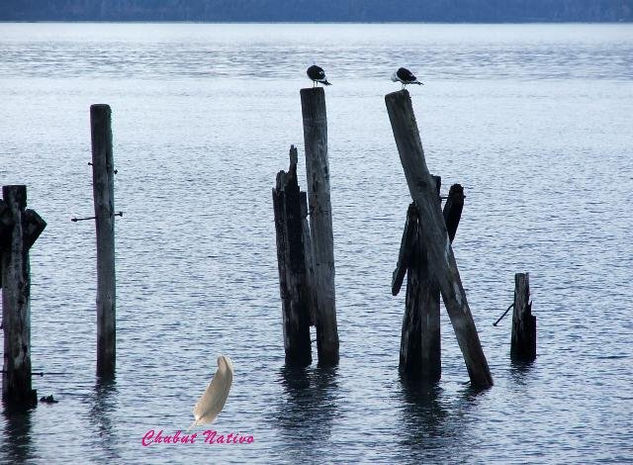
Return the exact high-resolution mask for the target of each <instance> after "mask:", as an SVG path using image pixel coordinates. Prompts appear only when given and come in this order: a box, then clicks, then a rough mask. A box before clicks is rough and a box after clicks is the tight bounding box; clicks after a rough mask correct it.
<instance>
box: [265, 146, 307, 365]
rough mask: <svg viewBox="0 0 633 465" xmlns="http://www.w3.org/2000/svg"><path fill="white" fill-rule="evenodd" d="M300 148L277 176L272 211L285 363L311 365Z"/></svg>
mask: <svg viewBox="0 0 633 465" xmlns="http://www.w3.org/2000/svg"><path fill="white" fill-rule="evenodd" d="M297 158H298V157H297V149H296V148H295V147H294V146H292V147H291V148H290V168H289V169H288V172H285V171H280V172H279V173H277V181H276V186H275V187H274V188H273V210H274V214H275V231H276V237H277V264H278V268H279V291H280V294H281V303H282V317H283V330H284V331H283V333H284V349H285V352H286V364H287V365H295V366H296V365H298V366H307V365H310V363H312V354H311V346H310V307H311V296H310V288H309V284H308V283H309V281H308V269H307V266H306V257H305V252H306V251H305V246H304V239H305V238H304V230H303V223H304V219H305V214H306V210H307V209H306V207H305V204H306V194H305V192H301V191H300V189H299V183H298V181H297Z"/></svg>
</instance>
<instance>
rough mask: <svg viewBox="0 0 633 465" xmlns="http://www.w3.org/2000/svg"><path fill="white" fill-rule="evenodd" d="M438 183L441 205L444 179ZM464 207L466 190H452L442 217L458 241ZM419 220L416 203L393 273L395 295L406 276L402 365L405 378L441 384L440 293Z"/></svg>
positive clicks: (413, 204)
mask: <svg viewBox="0 0 633 465" xmlns="http://www.w3.org/2000/svg"><path fill="white" fill-rule="evenodd" d="M433 178H434V179H435V181H436V187H437V194H438V202H439V201H440V197H439V191H440V185H441V178H440V177H439V176H433ZM463 206H464V194H463V188H462V186H461V185H459V184H454V185H452V186H451V189H450V192H449V195H448V198H447V201H446V204H445V205H444V211H443V216H444V220H445V222H446V227H447V230H448V236H449V238H451V242H452V239H453V238H454V237H455V233H456V231H457V227H458V225H459V220H460V218H461V213H462V209H463ZM420 221H421V219H420V216H419V214H418V212H417V209H416V208H415V203H412V204H411V205H409V209H408V211H407V221H406V223H405V228H404V233H403V236H402V243H401V246H400V254H399V258H398V265H397V266H396V270H395V271H394V273H393V280H392V294H393V295H397V294H398V292H399V291H400V287H401V285H402V280H403V277H404V273H405V271H406V273H407V291H406V299H405V315H404V318H403V321H402V337H401V342H400V365H399V370H400V372H401V373H402V374H404V375H406V376H408V377H410V378H413V379H422V380H425V381H427V382H436V381H439V379H440V377H441V374H442V363H441V337H440V289H439V287H438V285H437V282H436V280H435V279H434V277H433V275H432V274H431V270H430V269H429V268H428V261H427V257H426V251H425V250H424V248H423V245H422V244H423V240H422V237H421V231H420V228H421V225H420Z"/></svg>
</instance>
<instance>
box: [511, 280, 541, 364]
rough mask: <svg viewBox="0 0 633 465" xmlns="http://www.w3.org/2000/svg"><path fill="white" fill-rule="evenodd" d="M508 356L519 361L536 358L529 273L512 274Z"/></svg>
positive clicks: (528, 360)
mask: <svg viewBox="0 0 633 465" xmlns="http://www.w3.org/2000/svg"><path fill="white" fill-rule="evenodd" d="M510 357H511V358H512V359H513V360H516V361H521V362H531V361H533V360H534V359H535V358H536V317H535V316H534V315H532V302H530V274H529V273H516V274H515V275H514V310H513V313H512V339H511V345H510Z"/></svg>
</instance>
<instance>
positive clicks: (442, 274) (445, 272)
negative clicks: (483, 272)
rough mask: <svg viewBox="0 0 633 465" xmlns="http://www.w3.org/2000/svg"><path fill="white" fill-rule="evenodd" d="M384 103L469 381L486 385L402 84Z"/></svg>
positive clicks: (488, 378) (489, 381)
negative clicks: (421, 219) (421, 220)
mask: <svg viewBox="0 0 633 465" xmlns="http://www.w3.org/2000/svg"><path fill="white" fill-rule="evenodd" d="M385 102H386V105H387V111H388V113H389V119H390V121H391V126H392V129H393V133H394V138H395V140H396V145H397V147H398V153H399V155H400V161H401V163H402V166H403V168H404V173H405V177H406V180H407V185H408V187H409V192H410V194H411V197H412V199H413V200H414V202H415V203H416V206H417V208H418V212H419V214H420V217H422V218H424V221H423V222H421V224H422V228H421V232H422V238H423V240H424V246H425V248H426V250H427V256H428V259H429V268H430V270H431V272H432V274H433V275H434V276H435V277H436V279H437V282H438V284H439V287H440V291H441V294H442V298H443V300H444V304H445V306H446V309H447V311H448V314H449V317H450V320H451V323H452V325H453V328H454V330H455V335H456V337H457V341H458V344H459V347H460V349H461V351H462V354H463V356H464V360H465V362H466V367H467V369H468V374H469V376H470V380H471V384H472V385H473V386H475V387H480V388H487V387H490V386H492V384H493V381H492V376H491V374H490V369H489V367H488V362H487V360H486V357H485V355H484V352H483V349H482V347H481V343H480V341H479V335H478V334H477V329H476V327H475V322H474V320H473V317H472V314H471V311H470V307H469V305H468V300H467V298H466V292H465V290H464V287H463V285H462V282H461V278H460V276H459V270H458V268H457V263H456V261H455V256H454V254H453V249H452V247H451V244H450V240H449V237H448V232H447V230H446V225H445V223H444V218H443V215H442V210H441V206H440V205H439V204H438V202H437V201H436V191H435V182H434V181H433V178H432V177H431V174H430V173H429V170H428V168H427V165H426V161H425V159H424V151H423V149H422V142H421V140H420V134H419V132H418V127H417V123H416V120H415V116H414V113H413V106H412V103H411V98H410V96H409V93H408V91H407V90H406V89H404V90H401V91H398V92H393V93H390V94H387V95H386V96H385Z"/></svg>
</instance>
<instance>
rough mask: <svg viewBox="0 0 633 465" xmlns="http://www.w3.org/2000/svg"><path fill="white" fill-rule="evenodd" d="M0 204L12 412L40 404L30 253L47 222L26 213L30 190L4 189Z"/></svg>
mask: <svg viewBox="0 0 633 465" xmlns="http://www.w3.org/2000/svg"><path fill="white" fill-rule="evenodd" d="M2 196H3V200H0V276H1V279H0V283H1V284H2V328H3V331H4V368H3V372H2V399H3V400H4V401H5V402H6V403H7V405H8V406H10V407H11V408H18V409H22V408H30V407H34V406H35V405H36V404H37V393H36V391H35V390H34V389H32V383H31V276H30V264H29V249H30V247H31V246H32V245H33V244H34V243H35V241H36V240H37V238H38V237H39V235H40V234H41V233H42V231H44V228H45V227H46V222H45V221H44V220H43V219H42V218H41V217H40V216H39V215H38V214H37V213H36V212H35V211H33V210H26V199H27V197H26V186H3V188H2Z"/></svg>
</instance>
